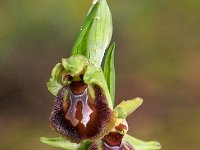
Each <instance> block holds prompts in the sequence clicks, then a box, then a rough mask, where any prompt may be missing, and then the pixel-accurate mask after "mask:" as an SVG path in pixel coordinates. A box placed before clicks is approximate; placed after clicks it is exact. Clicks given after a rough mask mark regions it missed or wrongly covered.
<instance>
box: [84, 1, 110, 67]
mask: <svg viewBox="0 0 200 150" xmlns="http://www.w3.org/2000/svg"><path fill="white" fill-rule="evenodd" d="M93 2H94V3H95V2H99V8H98V10H97V13H96V15H95V18H94V20H93V22H92V25H91V27H90V30H89V32H88V40H87V48H88V51H89V59H90V61H91V62H92V63H93V64H94V65H95V66H100V65H101V62H102V59H103V56H104V53H105V50H106V48H107V47H108V46H109V43H110V40H111V37H112V31H113V29H112V16H111V12H110V9H109V7H108V4H107V2H106V0H94V1H93Z"/></svg>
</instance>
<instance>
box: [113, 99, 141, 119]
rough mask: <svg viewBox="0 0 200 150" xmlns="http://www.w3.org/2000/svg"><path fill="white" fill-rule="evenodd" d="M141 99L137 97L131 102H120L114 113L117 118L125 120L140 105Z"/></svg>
mask: <svg viewBox="0 0 200 150" xmlns="http://www.w3.org/2000/svg"><path fill="white" fill-rule="evenodd" d="M142 103H143V99H141V98H139V97H137V98H134V99H132V100H126V101H122V102H121V103H120V104H119V105H117V106H116V107H115V109H114V110H115V112H117V116H118V117H119V118H122V119H125V118H126V117H127V116H129V115H130V114H131V113H133V112H134V111H135V110H136V109H137V108H138V107H139V106H140V105H142Z"/></svg>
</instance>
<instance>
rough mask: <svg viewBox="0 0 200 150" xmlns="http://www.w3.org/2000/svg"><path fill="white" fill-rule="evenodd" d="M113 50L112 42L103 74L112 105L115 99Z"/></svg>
mask: <svg viewBox="0 0 200 150" xmlns="http://www.w3.org/2000/svg"><path fill="white" fill-rule="evenodd" d="M114 50H115V43H113V44H112V45H111V46H110V48H109V50H108V52H107V54H106V59H105V64H104V75H105V78H106V82H107V85H108V88H109V91H110V95H111V98H112V103H113V105H114V101H115V64H114Z"/></svg>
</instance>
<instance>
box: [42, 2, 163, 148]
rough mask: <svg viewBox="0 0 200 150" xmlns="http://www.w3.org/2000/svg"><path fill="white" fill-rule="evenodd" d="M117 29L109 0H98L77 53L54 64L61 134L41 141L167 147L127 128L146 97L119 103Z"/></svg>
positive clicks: (56, 123)
mask: <svg viewBox="0 0 200 150" xmlns="http://www.w3.org/2000/svg"><path fill="white" fill-rule="evenodd" d="M112 30H113V29H112V17H111V12H110V9H109V7H108V4H107V1H106V0H94V1H93V3H92V6H91V8H90V10H89V12H88V15H87V19H86V21H85V23H84V25H83V27H82V28H81V30H80V32H79V34H78V37H77V39H76V41H75V43H74V46H73V48H72V54H71V56H70V57H69V58H63V59H62V60H61V62H60V63H58V64H56V65H55V66H54V68H53V70H52V72H51V76H50V79H49V81H48V82H47V87H48V90H49V91H50V93H52V94H53V95H54V96H55V101H54V106H53V110H52V112H51V114H50V118H49V119H50V124H51V128H52V129H53V130H55V131H57V132H58V133H59V134H60V135H61V137H56V138H46V137H42V138H41V139H40V140H41V142H43V143H46V144H48V145H50V146H54V147H59V148H63V149H66V150H158V149H160V148H161V146H160V144H159V143H158V142H155V141H150V142H145V141H142V140H139V139H136V138H134V137H132V136H130V135H128V134H127V132H128V129H129V127H128V123H127V121H126V118H127V117H128V116H129V115H130V114H131V113H133V112H134V111H135V110H136V109H137V108H138V107H139V106H140V105H141V104H142V103H143V100H142V99H141V98H135V99H132V100H127V101H122V102H121V103H120V104H119V105H117V106H116V107H115V108H114V101H115V66H114V49H115V43H113V44H111V45H110V47H109V44H110V41H111V37H112ZM108 47H109V48H108ZM107 48H108V51H107V53H106V56H105V63H104V66H103V69H102V68H101V63H102V60H103V58H104V55H105V51H106V49H107Z"/></svg>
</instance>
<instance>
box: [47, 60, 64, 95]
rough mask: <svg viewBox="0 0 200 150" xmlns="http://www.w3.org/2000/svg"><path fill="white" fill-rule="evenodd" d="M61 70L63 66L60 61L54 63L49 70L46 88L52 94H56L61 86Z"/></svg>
mask: <svg viewBox="0 0 200 150" xmlns="http://www.w3.org/2000/svg"><path fill="white" fill-rule="evenodd" d="M63 71H64V68H63V66H62V64H61V63H58V64H56V65H55V67H54V68H53V70H52V72H51V77H50V79H49V81H48V82H47V88H48V90H49V91H50V92H51V93H52V94H53V95H54V96H56V95H57V93H58V91H59V90H60V89H61V88H62V87H63V82H62V72H63Z"/></svg>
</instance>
